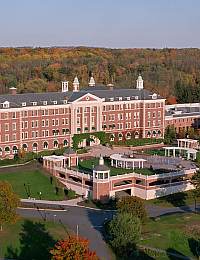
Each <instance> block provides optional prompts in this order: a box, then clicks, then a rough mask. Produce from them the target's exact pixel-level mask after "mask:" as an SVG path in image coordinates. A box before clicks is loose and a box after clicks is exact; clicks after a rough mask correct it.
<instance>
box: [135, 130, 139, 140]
mask: <svg viewBox="0 0 200 260" xmlns="http://www.w3.org/2000/svg"><path fill="white" fill-rule="evenodd" d="M139 137H140V135H139V133H138V131H136V132H135V138H136V139H137V138H139Z"/></svg>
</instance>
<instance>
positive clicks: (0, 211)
mask: <svg viewBox="0 0 200 260" xmlns="http://www.w3.org/2000/svg"><path fill="white" fill-rule="evenodd" d="M19 204H20V200H19V198H18V196H17V195H16V194H15V193H14V192H13V190H12V186H11V185H10V184H9V183H8V182H6V181H0V230H1V231H2V230H3V224H5V223H15V222H16V221H17V213H16V208H17V207H18V206H19Z"/></svg>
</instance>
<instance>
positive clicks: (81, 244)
mask: <svg viewBox="0 0 200 260" xmlns="http://www.w3.org/2000/svg"><path fill="white" fill-rule="evenodd" d="M88 245H89V241H88V240H87V239H84V238H81V237H78V238H77V237H76V236H69V237H68V238H66V239H64V240H60V241H58V242H57V243H56V244H55V246H54V248H53V249H52V250H51V251H50V253H51V255H52V260H98V259H99V258H98V257H97V255H96V253H95V252H92V251H90V250H89V248H88Z"/></svg>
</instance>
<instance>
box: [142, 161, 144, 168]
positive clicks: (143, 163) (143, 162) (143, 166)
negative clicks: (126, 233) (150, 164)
mask: <svg viewBox="0 0 200 260" xmlns="http://www.w3.org/2000/svg"><path fill="white" fill-rule="evenodd" d="M143 168H144V162H143V161H142V169H143Z"/></svg>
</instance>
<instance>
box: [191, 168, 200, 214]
mask: <svg viewBox="0 0 200 260" xmlns="http://www.w3.org/2000/svg"><path fill="white" fill-rule="evenodd" d="M190 182H191V184H193V185H194V187H195V189H194V190H193V195H194V203H195V210H196V200H197V198H198V197H200V171H196V172H195V173H194V174H193V176H192V178H191V180H190Z"/></svg>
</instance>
